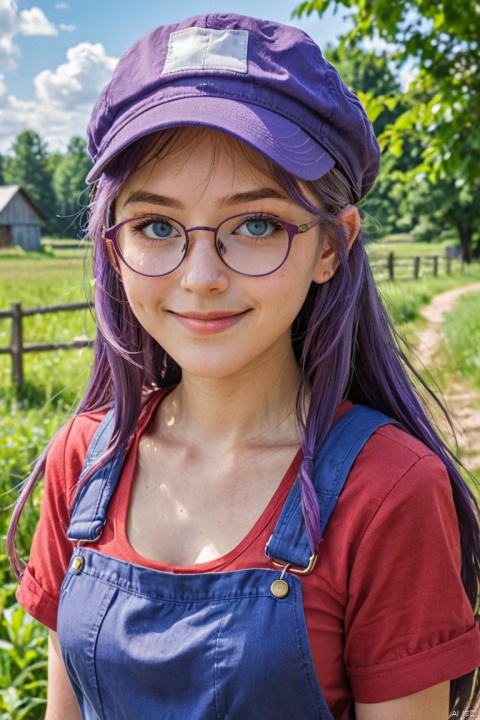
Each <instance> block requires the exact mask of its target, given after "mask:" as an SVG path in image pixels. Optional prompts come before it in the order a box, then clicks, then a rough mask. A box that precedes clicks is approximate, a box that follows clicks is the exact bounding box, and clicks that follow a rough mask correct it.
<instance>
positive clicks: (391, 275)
mask: <svg viewBox="0 0 480 720" xmlns="http://www.w3.org/2000/svg"><path fill="white" fill-rule="evenodd" d="M387 268H388V279H389V280H394V279H395V269H394V268H395V253H393V252H389V253H388V258H387Z"/></svg>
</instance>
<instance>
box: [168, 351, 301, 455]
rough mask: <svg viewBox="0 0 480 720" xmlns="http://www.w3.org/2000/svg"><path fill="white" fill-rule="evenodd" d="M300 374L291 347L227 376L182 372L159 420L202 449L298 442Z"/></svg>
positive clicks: (216, 449) (176, 434) (174, 432)
mask: <svg viewBox="0 0 480 720" xmlns="http://www.w3.org/2000/svg"><path fill="white" fill-rule="evenodd" d="M300 382H301V374H300V370H299V368H298V365H297V363H296V360H295V358H294V356H293V353H291V356H289V357H287V358H286V359H285V361H284V362H282V363H277V364H276V365H275V366H273V367H272V365H271V364H266V365H265V366H264V367H263V368H258V366H257V367H256V368H255V371H254V372H248V371H246V372H245V373H243V374H242V376H241V377H238V376H237V375H236V376H235V377H232V378H214V379H212V378H199V377H195V376H192V375H189V374H187V373H184V374H183V376H182V381H181V383H180V384H179V385H178V386H177V387H176V388H175V390H174V391H173V392H172V393H170V395H168V396H167V398H165V400H164V402H163V403H162V404H161V406H160V408H161V418H160V422H161V424H162V426H163V428H164V429H167V428H169V430H168V432H169V433H170V432H172V433H173V434H174V435H175V436H179V435H181V436H182V437H183V438H184V439H185V441H188V442H191V443H193V444H195V445H197V446H198V447H202V448H203V449H207V448H209V447H210V448H212V449H215V451H217V452H218V450H219V449H224V450H227V449H228V448H230V447H234V446H235V447H237V449H238V448H241V447H242V446H251V445H256V444H262V445H263V444H283V443H294V444H295V443H298V442H299V433H298V427H297V419H296V400H297V394H298V389H299V386H300Z"/></svg>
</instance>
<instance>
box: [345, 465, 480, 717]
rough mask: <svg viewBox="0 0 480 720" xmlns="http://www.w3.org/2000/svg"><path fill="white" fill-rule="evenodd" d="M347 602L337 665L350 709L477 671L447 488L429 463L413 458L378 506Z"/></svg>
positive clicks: (478, 641)
mask: <svg viewBox="0 0 480 720" xmlns="http://www.w3.org/2000/svg"><path fill="white" fill-rule="evenodd" d="M348 592H349V598H348V603H347V611H346V617H345V634H346V644H345V664H346V667H347V673H348V677H349V680H350V684H351V688H352V693H353V697H354V698H355V700H356V701H358V702H363V703H374V702H382V701H386V700H390V699H393V698H396V697H401V696H403V695H409V694H411V693H414V692H418V691H420V690H423V689H425V688H427V687H429V686H432V685H434V684H437V683H440V682H443V681H445V680H451V679H453V678H456V677H460V676H461V675H464V674H467V673H468V672H470V671H471V670H472V669H474V668H475V667H476V665H475V663H476V664H477V665H478V664H480V638H479V631H478V627H477V625H476V623H475V621H474V617H473V613H472V609H471V607H470V604H469V602H468V599H467V597H466V595H465V591H464V588H463V585H462V582H461V579H460V540H459V531H458V523H457V516H456V512H455V507H454V503H453V498H452V492H451V485H450V479H449V476H448V474H447V471H446V469H445V467H444V465H443V464H442V463H441V461H440V460H439V459H438V458H436V457H435V456H434V455H431V454H428V455H426V456H424V457H420V458H418V459H417V461H416V462H415V463H414V464H413V465H412V466H411V467H410V468H409V469H408V471H406V472H405V473H404V474H403V475H402V476H401V477H400V478H399V479H398V481H396V482H395V483H394V484H393V485H392V487H391V488H390V491H389V493H388V495H387V496H386V497H385V498H384V500H383V502H382V503H381V504H380V505H379V507H378V509H377V510H376V512H375V514H374V515H373V517H372V519H371V522H370V523H369V525H368V527H367V529H366V530H365V532H364V535H363V537H362V538H361V540H360V542H359V545H358V549H357V552H356V556H355V561H354V563H353V567H352V571H351V575H350V579H349V589H348Z"/></svg>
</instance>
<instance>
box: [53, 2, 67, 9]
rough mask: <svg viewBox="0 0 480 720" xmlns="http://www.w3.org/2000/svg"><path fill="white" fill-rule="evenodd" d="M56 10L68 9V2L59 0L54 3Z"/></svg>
mask: <svg viewBox="0 0 480 720" xmlns="http://www.w3.org/2000/svg"><path fill="white" fill-rule="evenodd" d="M55 9H56V10H70V5H69V4H68V3H64V2H59V3H57V4H56V5H55Z"/></svg>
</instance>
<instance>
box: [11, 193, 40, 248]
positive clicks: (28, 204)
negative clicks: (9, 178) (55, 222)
mask: <svg viewBox="0 0 480 720" xmlns="http://www.w3.org/2000/svg"><path fill="white" fill-rule="evenodd" d="M42 222H44V217H43V216H42V214H41V213H40V211H39V210H38V208H36V207H35V204H34V203H33V201H32V200H31V199H30V198H29V196H28V195H27V193H26V192H25V190H22V188H21V187H20V185H0V249H2V248H7V247H12V246H13V245H19V246H20V247H22V248H23V249H24V250H40V223H42Z"/></svg>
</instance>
